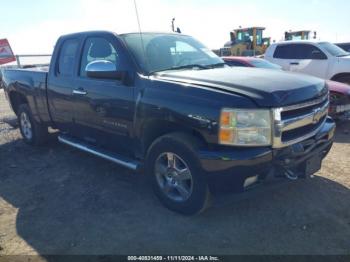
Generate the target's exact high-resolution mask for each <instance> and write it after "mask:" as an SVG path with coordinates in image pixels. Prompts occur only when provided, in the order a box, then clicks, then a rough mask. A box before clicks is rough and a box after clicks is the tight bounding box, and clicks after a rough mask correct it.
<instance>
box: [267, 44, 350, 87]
mask: <svg viewBox="0 0 350 262" xmlns="http://www.w3.org/2000/svg"><path fill="white" fill-rule="evenodd" d="M265 59H266V60H268V61H270V62H272V63H274V64H277V65H280V66H282V68H283V69H284V70H286V71H294V72H300V73H304V74H309V75H313V76H317V77H320V78H323V79H327V80H334V81H337V82H342V83H347V84H350V53H348V52H346V51H344V50H343V49H341V48H340V47H338V46H336V45H334V44H331V43H329V42H316V41H305V40H304V41H303V40H301V41H285V42H279V43H274V44H272V45H271V46H270V47H269V48H268V49H267V51H266V54H265Z"/></svg>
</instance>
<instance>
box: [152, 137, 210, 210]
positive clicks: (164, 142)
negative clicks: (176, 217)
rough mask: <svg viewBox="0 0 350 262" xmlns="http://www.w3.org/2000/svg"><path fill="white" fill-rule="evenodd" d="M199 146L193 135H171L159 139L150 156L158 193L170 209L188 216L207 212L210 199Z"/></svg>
mask: <svg viewBox="0 0 350 262" xmlns="http://www.w3.org/2000/svg"><path fill="white" fill-rule="evenodd" d="M196 146H197V143H196V140H195V139H194V138H192V137H190V136H187V135H185V134H170V135H166V136H163V137H161V138H159V139H157V141H156V142H154V143H153V145H152V146H151V148H150V150H149V154H148V157H147V171H148V173H149V175H150V176H151V181H152V184H153V189H154V192H155V194H156V195H157V197H158V198H159V199H160V201H161V202H162V203H163V204H164V205H165V206H166V207H167V208H169V209H170V210H173V211H175V212H178V213H181V214H185V215H194V214H197V213H200V212H202V211H204V210H205V208H206V207H207V206H208V204H209V199H210V193H209V188H208V184H207V181H206V179H205V176H204V174H203V172H202V170H201V167H200V164H199V160H198V158H197V156H196V153H195V148H196Z"/></svg>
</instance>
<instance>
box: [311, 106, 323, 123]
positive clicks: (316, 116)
mask: <svg viewBox="0 0 350 262" xmlns="http://www.w3.org/2000/svg"><path fill="white" fill-rule="evenodd" d="M322 116H323V112H322V110H321V108H317V109H314V117H313V119H312V123H313V124H317V123H318V122H320V120H321V118H322Z"/></svg>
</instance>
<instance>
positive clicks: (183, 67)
mask: <svg viewBox="0 0 350 262" xmlns="http://www.w3.org/2000/svg"><path fill="white" fill-rule="evenodd" d="M196 67H198V68H200V69H208V68H209V67H207V66H205V65H200V64H190V65H183V66H174V67H172V68H170V69H169V70H177V69H187V68H189V69H191V68H196Z"/></svg>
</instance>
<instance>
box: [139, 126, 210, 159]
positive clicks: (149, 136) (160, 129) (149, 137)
mask: <svg viewBox="0 0 350 262" xmlns="http://www.w3.org/2000/svg"><path fill="white" fill-rule="evenodd" d="M170 133H184V134H187V135H190V136H193V137H194V138H196V139H198V140H199V141H200V142H201V143H202V144H207V142H206V140H205V139H204V137H203V136H202V134H201V133H199V132H198V131H197V130H194V129H191V128H188V127H184V126H179V125H178V124H177V123H173V122H169V121H161V122H159V121H155V122H153V123H151V124H148V125H147V127H146V128H145V132H144V133H143V154H144V155H145V154H146V153H147V151H148V149H149V147H150V146H151V145H152V143H153V142H154V141H155V140H156V139H158V138H159V137H161V136H164V135H166V134H170Z"/></svg>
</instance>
